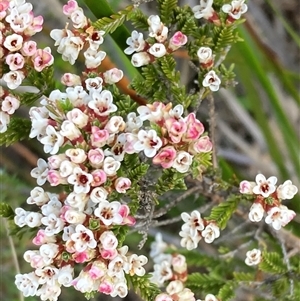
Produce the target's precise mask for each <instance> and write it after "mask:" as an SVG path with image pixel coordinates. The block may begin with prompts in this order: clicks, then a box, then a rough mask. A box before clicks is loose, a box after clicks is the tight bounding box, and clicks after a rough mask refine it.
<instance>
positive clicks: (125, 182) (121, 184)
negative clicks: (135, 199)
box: [115, 177, 131, 193]
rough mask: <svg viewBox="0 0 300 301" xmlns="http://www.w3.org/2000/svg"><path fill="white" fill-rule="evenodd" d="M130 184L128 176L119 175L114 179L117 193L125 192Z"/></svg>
mask: <svg viewBox="0 0 300 301" xmlns="http://www.w3.org/2000/svg"><path fill="white" fill-rule="evenodd" d="M130 186H131V181H130V180H129V179H128V178H123V177H120V178H118V179H117V180H116V181H115V188H116V190H117V191H118V192H119V193H126V190H127V189H129V188H130Z"/></svg>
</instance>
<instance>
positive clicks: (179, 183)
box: [155, 168, 186, 195]
mask: <svg viewBox="0 0 300 301" xmlns="http://www.w3.org/2000/svg"><path fill="white" fill-rule="evenodd" d="M185 176H186V174H182V173H179V172H178V171H176V170H175V169H172V168H170V169H163V171H162V175H161V176H160V178H159V179H158V181H157V184H156V185H155V192H156V193H157V194H159V195H162V194H163V193H165V192H167V191H169V190H173V189H178V190H186V185H185V182H184V177H185Z"/></svg>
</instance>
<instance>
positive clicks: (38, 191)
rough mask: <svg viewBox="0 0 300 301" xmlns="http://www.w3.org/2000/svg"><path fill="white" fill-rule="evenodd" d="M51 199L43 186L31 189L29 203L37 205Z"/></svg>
mask: <svg viewBox="0 0 300 301" xmlns="http://www.w3.org/2000/svg"><path fill="white" fill-rule="evenodd" d="M48 201H49V196H48V194H47V193H46V192H45V191H44V189H43V188H42V187H35V188H33V189H32V190H31V191H30V197H29V198H27V200H26V202H27V204H30V205H32V204H36V205H37V206H42V205H44V204H46V203H48Z"/></svg>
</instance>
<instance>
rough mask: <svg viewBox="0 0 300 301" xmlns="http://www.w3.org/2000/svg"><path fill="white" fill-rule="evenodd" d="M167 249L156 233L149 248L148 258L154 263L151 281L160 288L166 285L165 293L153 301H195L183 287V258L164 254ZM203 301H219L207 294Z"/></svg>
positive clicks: (185, 277) (192, 295)
mask: <svg viewBox="0 0 300 301" xmlns="http://www.w3.org/2000/svg"><path fill="white" fill-rule="evenodd" d="M168 247H170V246H168V245H167V244H166V243H165V242H164V241H163V239H162V235H161V233H157V234H156V236H155V241H154V242H153V243H152V244H151V246H150V248H151V250H150V257H151V258H152V260H153V261H154V271H153V273H152V278H151V281H152V282H153V283H156V284H157V285H158V286H160V287H162V286H165V285H166V283H168V284H167V286H166V293H161V294H159V295H157V296H156V298H155V300H154V301H196V298H195V295H194V293H193V292H192V291H191V290H190V289H189V288H186V287H185V285H184V284H185V281H186V280H187V276H188V271H187V264H186V259H185V257H184V256H183V255H181V254H177V253H176V252H174V253H173V254H166V253H164V252H165V251H166V249H167V248H168ZM197 301H201V300H200V299H198V300H197ZM203 301H220V300H219V299H217V298H216V297H215V296H214V295H212V294H208V295H207V296H206V297H205V300H203Z"/></svg>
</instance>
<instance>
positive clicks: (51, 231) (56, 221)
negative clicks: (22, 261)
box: [41, 213, 65, 236]
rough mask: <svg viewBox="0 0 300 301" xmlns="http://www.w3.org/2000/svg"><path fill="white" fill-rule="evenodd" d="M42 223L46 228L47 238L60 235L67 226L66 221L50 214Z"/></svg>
mask: <svg viewBox="0 0 300 301" xmlns="http://www.w3.org/2000/svg"><path fill="white" fill-rule="evenodd" d="M41 221H42V224H43V225H45V226H46V228H45V234H46V235H47V236H53V235H55V234H58V233H59V232H60V231H62V230H63V229H64V226H65V223H64V221H63V220H62V219H61V218H60V217H58V216H56V215H55V214H54V213H50V214H49V215H48V216H44V217H43V218H42V219H41Z"/></svg>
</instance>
